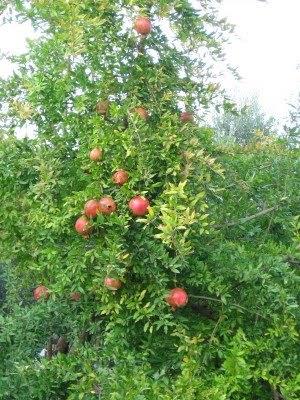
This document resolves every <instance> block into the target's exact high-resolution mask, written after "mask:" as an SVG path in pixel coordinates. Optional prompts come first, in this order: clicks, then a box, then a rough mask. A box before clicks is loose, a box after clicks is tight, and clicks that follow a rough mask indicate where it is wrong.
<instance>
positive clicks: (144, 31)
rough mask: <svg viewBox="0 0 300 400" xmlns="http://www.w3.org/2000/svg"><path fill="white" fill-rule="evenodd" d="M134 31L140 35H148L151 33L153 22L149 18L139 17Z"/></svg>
mask: <svg viewBox="0 0 300 400" xmlns="http://www.w3.org/2000/svg"><path fill="white" fill-rule="evenodd" d="M134 29H135V30H136V31H137V33H139V34H140V35H148V34H149V33H150V32H151V29H152V26H151V21H150V19H149V18H147V17H138V18H137V19H136V20H135V23H134Z"/></svg>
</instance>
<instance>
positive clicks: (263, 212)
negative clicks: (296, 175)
mask: <svg viewBox="0 0 300 400" xmlns="http://www.w3.org/2000/svg"><path fill="white" fill-rule="evenodd" d="M284 200H286V197H283V198H282V199H281V200H280V201H281V202H283V201H284ZM279 207H280V205H279V204H277V205H276V206H274V207H270V208H266V209H264V210H262V211H259V212H258V213H256V214H253V215H248V216H246V217H244V218H241V219H238V220H237V221H231V222H225V223H223V224H218V225H214V228H216V229H218V228H228V227H229V226H236V225H242V224H245V223H246V222H249V221H251V220H253V219H255V218H258V217H262V216H263V215H266V214H269V213H271V212H273V211H276V210H278V209H279Z"/></svg>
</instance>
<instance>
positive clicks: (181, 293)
mask: <svg viewBox="0 0 300 400" xmlns="http://www.w3.org/2000/svg"><path fill="white" fill-rule="evenodd" d="M188 300H189V298H188V295H187V292H186V291H185V290H184V289H181V288H175V289H172V290H171V291H170V293H169V294H168V296H167V297H166V302H167V303H168V304H169V305H170V306H171V307H172V308H173V310H176V308H181V307H185V306H186V305H187V302H188Z"/></svg>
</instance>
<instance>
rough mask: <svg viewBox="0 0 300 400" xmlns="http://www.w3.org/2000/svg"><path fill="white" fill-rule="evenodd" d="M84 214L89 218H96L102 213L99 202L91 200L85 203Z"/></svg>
mask: <svg viewBox="0 0 300 400" xmlns="http://www.w3.org/2000/svg"><path fill="white" fill-rule="evenodd" d="M84 213H85V215H86V216H87V217H88V218H95V217H96V216H97V215H98V214H99V213H100V206H99V202H98V201H97V200H89V201H87V202H86V203H85V206H84Z"/></svg>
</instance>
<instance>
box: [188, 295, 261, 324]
mask: <svg viewBox="0 0 300 400" xmlns="http://www.w3.org/2000/svg"><path fill="white" fill-rule="evenodd" d="M190 297H191V298H194V299H200V300H207V301H214V302H217V303H221V304H224V302H223V301H222V300H220V299H217V298H215V297H207V296H194V295H190ZM230 305H231V306H232V307H236V308H239V309H240V310H243V311H247V312H248V313H251V314H254V315H257V316H259V317H261V318H264V319H266V317H265V316H264V315H262V314H260V313H258V312H256V311H252V310H249V309H248V308H246V307H243V306H241V305H240V304H237V303H230Z"/></svg>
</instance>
